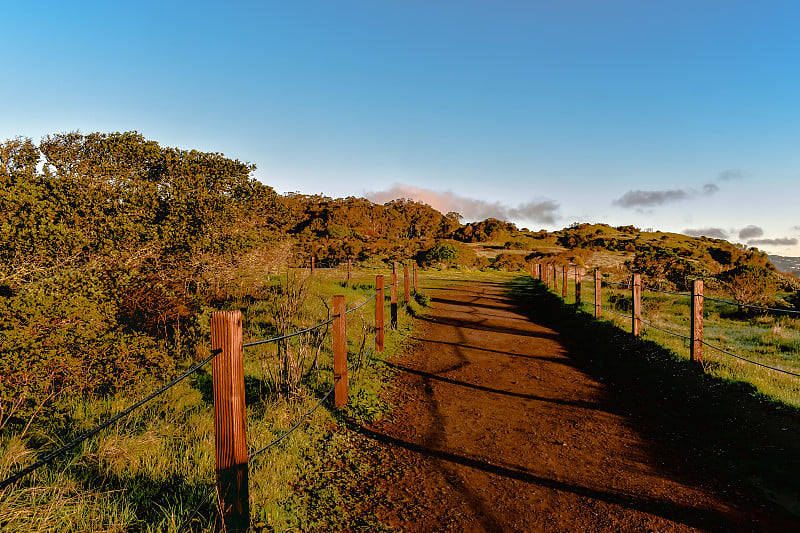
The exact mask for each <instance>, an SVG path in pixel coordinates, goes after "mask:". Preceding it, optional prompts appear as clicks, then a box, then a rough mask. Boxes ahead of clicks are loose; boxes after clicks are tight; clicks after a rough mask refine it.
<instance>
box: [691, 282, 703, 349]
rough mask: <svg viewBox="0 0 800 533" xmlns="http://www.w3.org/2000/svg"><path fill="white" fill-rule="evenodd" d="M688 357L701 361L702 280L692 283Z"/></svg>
mask: <svg viewBox="0 0 800 533" xmlns="http://www.w3.org/2000/svg"><path fill="white" fill-rule="evenodd" d="M689 352H690V359H691V360H692V361H697V362H701V363H702V362H703V280H702V279H696V280H694V282H693V283H692V342H691V346H690V350H689Z"/></svg>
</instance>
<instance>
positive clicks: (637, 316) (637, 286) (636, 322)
mask: <svg viewBox="0 0 800 533" xmlns="http://www.w3.org/2000/svg"><path fill="white" fill-rule="evenodd" d="M631 285H632V289H631V296H632V297H633V316H632V320H631V333H633V336H634V337H638V336H639V335H641V334H642V275H641V274H634V275H633V283H631Z"/></svg>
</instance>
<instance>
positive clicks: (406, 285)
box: [403, 266, 411, 305]
mask: <svg viewBox="0 0 800 533" xmlns="http://www.w3.org/2000/svg"><path fill="white" fill-rule="evenodd" d="M410 281H411V280H410V279H409V278H408V267H407V266H406V267H403V298H405V300H403V301H404V302H405V303H406V305H408V301H409V300H411V287H410Z"/></svg>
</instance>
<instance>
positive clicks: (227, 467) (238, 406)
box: [211, 311, 250, 531]
mask: <svg viewBox="0 0 800 533" xmlns="http://www.w3.org/2000/svg"><path fill="white" fill-rule="evenodd" d="M211 349H212V350H218V349H219V350H221V351H220V353H218V354H217V355H215V356H214V360H213V363H212V386H213V392H214V440H215V443H216V460H217V475H216V478H217V496H218V501H219V504H220V514H221V515H222V521H223V524H224V528H225V531H247V529H248V528H249V527H250V503H249V499H248V498H249V497H248V490H247V476H248V468H247V433H246V429H245V404H244V356H243V350H242V313H241V311H215V312H213V313H212V314H211Z"/></svg>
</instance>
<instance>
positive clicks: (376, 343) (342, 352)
mask: <svg viewBox="0 0 800 533" xmlns="http://www.w3.org/2000/svg"><path fill="white" fill-rule="evenodd" d="M396 272H397V263H396V262H395V264H394V268H393V274H392V281H391V283H390V284H389V285H388V288H389V289H390V290H391V298H390V305H391V315H390V317H391V318H390V320H391V326H392V328H394V329H396V328H397V324H398V317H397V309H398V305H397V304H398V302H397V292H398V291H397V287H398V280H397V273H396ZM414 275H415V276H416V268H415V269H414ZM415 285H416V284H415ZM409 286H410V275H409V270H408V268H405V271H404V305H403V307H402V309H403V310H405V309H406V306H408V303H409V301H410V290H409ZM375 287H376V290H375V292H374V293H373V294H372V295H371V296H369V297H368V298H367V300H365V301H364V302H362V303H360V304H359V305H357V306H355V307H353V308H351V309H350V310H345V309H346V306H345V301H344V298H345V297H344V296H342V295H336V296H334V297H333V309H334V312H335V314H334V315H333V316H332V317H331V318H329V319H328V320H326V321H325V322H322V323H320V324H317V325H316V326H312V327H310V328H306V329H304V330H301V331H299V332H295V333H292V334H289V335H283V336H281V337H276V338H274V339H264V340H261V341H253V342H251V343H248V344H247V345H244V344H240V345H239V346H241V348H244V347H246V346H255V345H259V344H266V343H268V342H274V341H276V340H280V339H285V338H289V337H293V336H296V335H299V334H301V333H305V332H308V331H311V330H313V329H316V328H320V327H322V326H325V325H327V324H330V323H333V360H334V383H333V386H332V387H331V389H330V390H328V392H327V393H326V394H325V395H324V396H323V398H322V399H321V400H320V402H319V403H317V405H315V406H314V407H313V408H312V409H311V410H310V411H308V412H307V413H305V414H304V415H303V416H302V417H301V418H300V420H299V421H298V422H297V423H296V424H295V425H294V426H293V427H292V428H291V429H289V430H288V431H287V432H285V433H284V434H283V435H281V436H280V437H279V438H277V439H275V440H274V441H273V442H271V443H270V444H268V445H266V446H264V447H262V448H260V449H258V450H256V451H255V452H251V453H250V454H248V455H247V456H246V457H245V458H242V459H240V460H238V461H237V460H236V459H235V458H234V457H232V455H231V454H230V453H229V450H236V449H239V448H241V447H243V446H244V447H246V443H245V441H246V431H245V430H244V428H242V430H241V431H237V429H236V427H231V426H230V425H229V423H230V422H231V421H234V426H235V425H236V424H237V423H238V422H235V420H236V419H237V416H233V415H229V414H227V413H224V409H226V408H227V407H228V404H230V405H235V406H236V408H237V409H238V410H239V411H240V413H239V415H238V417H241V418H242V420H243V417H244V405H245V402H244V382H243V379H244V369H243V364H244V363H243V357H242V355H241V349H239V350H238V352H237V349H236V346H232V347H231V346H227V347H226V348H227V351H226V352H224V353H223V354H221V357H223V356H227V358H225V357H223V359H221V360H224V361H226V362H227V364H229V365H232V368H227V369H225V370H223V371H222V372H221V373H222V375H224V376H228V375H230V376H234V379H235V381H237V382H238V383H237V384H236V386H235V387H233V388H232V389H230V390H229V389H228V388H226V389H225V390H224V391H223V390H222V389H219V390H218V389H217V386H216V383H217V380H216V379H215V381H214V383H215V389H214V397H215V403H214V405H215V426H216V421H217V419H218V418H220V420H222V421H223V422H224V423H225V425H224V426H222V427H221V428H220V427H217V429H216V430H215V434H216V440H217V484H216V485H217V493H218V496H219V504H220V505H219V507H220V514H221V520H222V522H223V523H224V527H225V528H226V530H240V529H241V530H244V529H246V528H247V527H248V525H249V502H248V487H247V477H248V476H247V469H248V466H247V462H248V461H249V459H250V458H252V457H255V456H256V455H258V454H260V453H262V452H263V451H265V450H267V449H269V448H270V447H272V446H275V445H276V444H278V443H279V442H280V441H281V440H283V439H285V438H286V437H287V436H288V435H289V434H291V433H292V432H293V431H295V430H296V429H297V428H298V427H300V425H301V424H302V423H303V421H305V420H306V419H307V418H308V417H309V416H311V414H312V413H313V412H314V411H316V410H317V409H318V408H319V407H320V406H321V405H322V404H323V403H324V402H325V401H326V400H327V399H328V398H329V397H330V396H331V395H332V394H333V395H334V406H335V407H337V408H343V407H344V406H346V404H347V397H348V392H347V389H348V375H347V374H348V372H349V371H350V370H352V369H353V367H354V365H355V366H358V365H360V364H361V362H362V360H363V358H364V357H366V355H367V354H368V353H369V352H370V351H371V350H372V349H373V347H377V349H378V351H383V335H382V333H383V330H384V326H385V324H384V323H383V306H384V305H385V300H384V298H383V294H384V289H385V288H387V286H385V285H384V282H383V276H380V275H379V276H377V277H376V281H375ZM373 299H376V302H375V330H376V333H375V336H374V337H373V339H372V343H371V345H370V346H369V348H367V349H366V350H364V351H363V352H361V353H360V354H359V356H358V359H357V361H355V362H354V363H353V364H351V365H349V366H348V365H347V342H346V335H347V333H346V330H347V315H348V314H350V313H352V312H354V311H356V310H358V309H360V308H362V307H363V306H364V305H366V304H367V303H369V302H371V301H372V300H373ZM218 313H219V314H220V315H219V316H220V318H226V319H227V318H228V317H227V315H223V314H222V313H225V312H220V311H218V312H215V313H214V314H212V339H214V338H216V337H217V336H219V337H220V338H222V337H225V335H224V334H221V333H217V334H216V335H215V333H214V330H213V327H214V325H215V324H218V327H220V328H222V329H226V330H231V329H233V330H234V331H233V332H232V333H231V334H230V335H229V336H230V337H231V338H241V327H242V326H241V320H240V319H238V320H236V319H235V317H234V319H231V320H228V321H220V322H219V323H217V321H215V320H214V316H215V315H217V314H218ZM233 366H235V367H236V368H233ZM227 395H230V397H228V396H227ZM237 395H238V396H239V397H237ZM217 398H220V401H219V404H220V406H221V408H222V409H223V411H219V412H220V413H223V414H218V402H217ZM233 455H234V456H235V453H234V454H233ZM221 460H223V463H220V461H221ZM231 470H235V471H237V472H239V474H237V476H235V480H234V479H232V478H231V476H230V475H228V474H226V473H228V472H229V471H231ZM242 480H243V481H242ZM207 501H208V500H207V499H206V500H205V502H207ZM205 502H201V504H200V506H202V505H203V504H204V503H205ZM198 509H199V507H198ZM196 513H197V509H196V510H195V511H194V512H193V513H192V517H193V516H194V515H196ZM182 527H183V526H182Z"/></svg>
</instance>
